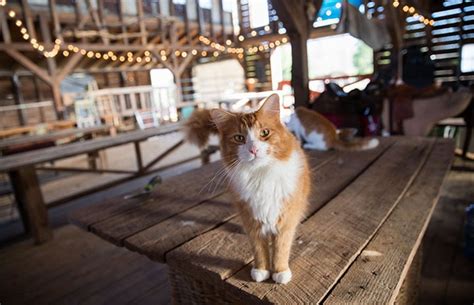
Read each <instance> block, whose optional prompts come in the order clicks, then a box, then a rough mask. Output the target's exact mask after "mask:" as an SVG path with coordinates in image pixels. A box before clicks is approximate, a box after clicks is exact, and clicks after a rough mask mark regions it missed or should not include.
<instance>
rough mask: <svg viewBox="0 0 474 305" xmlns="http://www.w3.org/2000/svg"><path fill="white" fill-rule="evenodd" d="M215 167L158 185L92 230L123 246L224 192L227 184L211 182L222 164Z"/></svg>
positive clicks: (92, 227) (97, 224)
mask: <svg viewBox="0 0 474 305" xmlns="http://www.w3.org/2000/svg"><path fill="white" fill-rule="evenodd" d="M213 166H214V168H215V170H200V171H199V170H196V171H194V173H193V175H185V176H183V175H181V176H180V177H181V179H176V178H172V179H170V180H168V182H167V183H166V184H163V185H159V186H158V189H157V190H156V191H154V193H153V195H152V196H150V197H148V198H145V200H146V201H142V202H138V204H136V205H135V206H134V207H133V208H132V209H130V210H126V211H124V212H122V213H119V214H117V215H115V216H112V217H109V218H107V219H105V220H104V221H101V222H99V223H96V224H94V225H92V226H91V228H90V229H91V231H92V232H94V233H95V234H97V235H99V236H101V237H102V238H104V239H106V240H108V241H110V242H112V243H114V244H116V245H122V244H123V240H124V239H125V238H127V237H129V236H132V235H134V234H136V233H138V232H140V231H143V230H145V229H147V228H149V227H151V226H153V225H155V224H157V223H159V222H161V221H163V220H165V219H167V218H170V217H172V216H174V215H176V214H178V213H180V212H183V211H185V210H187V209H189V208H191V207H193V206H195V205H198V204H200V203H202V202H203V201H205V200H208V199H211V198H214V197H216V196H219V195H220V194H222V193H223V192H224V191H225V185H224V184H218V185H214V184H213V183H210V181H212V179H213V178H214V177H215V175H216V172H217V170H218V169H220V168H221V166H220V165H219V164H214V165H213ZM142 200H144V199H142Z"/></svg>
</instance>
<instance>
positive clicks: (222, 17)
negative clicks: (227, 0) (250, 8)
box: [219, 0, 227, 43]
mask: <svg viewBox="0 0 474 305" xmlns="http://www.w3.org/2000/svg"><path fill="white" fill-rule="evenodd" d="M223 2H224V0H219V15H220V17H221V27H222V29H221V30H222V31H221V35H222V41H223V42H224V43H225V41H226V40H227V34H226V33H225V21H224V3H223Z"/></svg>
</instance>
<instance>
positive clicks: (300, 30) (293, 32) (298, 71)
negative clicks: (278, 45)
mask: <svg viewBox="0 0 474 305" xmlns="http://www.w3.org/2000/svg"><path fill="white" fill-rule="evenodd" d="M321 2H322V1H321V0H313V1H309V0H294V1H291V2H290V1H285V0H273V1H272V4H273V7H274V8H275V9H276V11H277V13H278V16H279V18H280V20H281V21H282V22H283V24H284V25H285V28H286V29H287V33H288V36H289V37H290V42H291V54H292V60H293V65H292V69H291V85H292V87H293V90H294V96H295V105H296V106H305V105H306V106H307V105H308V104H309V84H308V82H309V72H308V50H307V45H306V44H307V40H308V38H309V35H310V33H311V29H312V24H313V20H314V18H315V16H316V14H317V11H318V10H319V8H320V7H321Z"/></svg>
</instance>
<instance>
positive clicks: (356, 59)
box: [271, 34, 374, 91]
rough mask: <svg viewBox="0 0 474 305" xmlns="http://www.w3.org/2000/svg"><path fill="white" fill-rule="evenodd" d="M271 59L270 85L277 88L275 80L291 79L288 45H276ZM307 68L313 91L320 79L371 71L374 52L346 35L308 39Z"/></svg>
mask: <svg viewBox="0 0 474 305" xmlns="http://www.w3.org/2000/svg"><path fill="white" fill-rule="evenodd" d="M341 46H344V47H343V48H341ZM271 61H272V65H271V66H272V79H274V83H273V85H274V88H277V87H278V82H280V81H288V80H291V65H292V64H291V46H290V44H285V45H283V46H281V47H278V48H277V50H276V51H275V52H274V53H273V54H272V58H271ZM308 70H309V77H310V79H313V80H314V81H311V82H310V86H312V87H313V88H314V90H315V91H322V89H323V87H324V82H323V80H321V79H324V78H332V77H343V76H354V75H366V74H371V73H372V72H373V70H374V68H373V52H372V49H371V48H370V47H369V46H367V45H366V44H365V43H364V42H362V41H361V40H359V39H357V38H354V37H352V36H350V35H349V34H342V35H335V36H328V37H323V38H316V39H310V40H308ZM351 80H352V78H349V79H348V80H347V81H348V82H350V81H351Z"/></svg>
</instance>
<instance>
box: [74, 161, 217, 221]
mask: <svg viewBox="0 0 474 305" xmlns="http://www.w3.org/2000/svg"><path fill="white" fill-rule="evenodd" d="M221 168H222V164H221V163H220V162H214V163H211V164H209V165H208V167H206V168H202V167H201V168H196V169H194V170H191V171H189V172H186V173H183V174H181V175H178V176H175V177H172V178H170V179H166V180H165V181H163V183H162V184H160V185H158V186H157V188H156V190H155V191H154V192H153V193H152V194H151V196H150V197H135V198H131V199H128V200H124V199H123V197H116V198H112V199H109V200H107V201H106V202H104V203H101V204H97V205H93V206H90V207H88V208H83V209H80V210H78V211H75V212H74V213H72V214H71V215H70V216H69V220H70V221H71V222H72V223H74V224H75V225H77V226H79V227H81V228H83V229H85V230H90V229H91V226H92V225H95V224H97V223H99V222H102V221H105V220H107V219H109V218H112V217H114V216H117V215H119V214H122V213H126V212H128V211H130V210H132V209H134V208H136V207H138V206H140V205H145V204H146V203H147V202H148V201H154V200H157V201H159V200H162V190H167V189H168V190H171V191H173V190H174V189H175V188H176V187H180V185H182V182H183V181H192V182H196V181H199V180H200V178H201V177H206V174H203V173H204V172H206V171H209V172H216V171H218V170H219V169H221ZM201 182H202V181H201ZM208 182H210V181H209V180H207V181H206V183H208ZM208 187H209V189H208V190H211V191H212V189H213V187H215V184H214V183H213V182H210V183H209V186H208Z"/></svg>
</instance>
